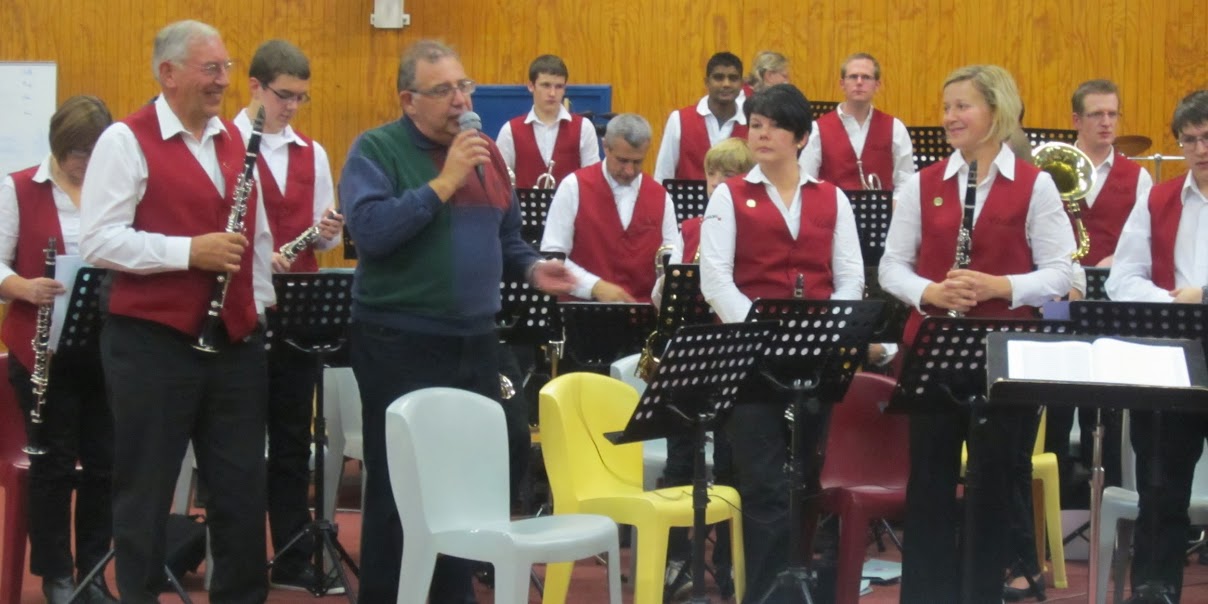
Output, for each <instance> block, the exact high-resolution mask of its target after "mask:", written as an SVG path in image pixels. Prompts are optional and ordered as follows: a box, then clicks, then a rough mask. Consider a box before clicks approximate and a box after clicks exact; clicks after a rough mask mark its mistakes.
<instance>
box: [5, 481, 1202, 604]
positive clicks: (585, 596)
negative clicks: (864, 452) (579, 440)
mask: <svg viewBox="0 0 1208 604" xmlns="http://www.w3.org/2000/svg"><path fill="white" fill-rule="evenodd" d="M346 469H347V470H348V472H347V475H346V477H345V480H344V483H343V484H342V485H341V491H340V506H341V508H345V507H347V508H355V507H356V504H357V503H358V502H357V501H356V500H357V498H358V497H359V486H358V484H359V483H358V482H357V481H358V480H359V479H358V476H357V472H356V464H355V462H350V463H349V464H348V465H347V466H346ZM0 502H2V500H0ZM3 514H4V508H3V504H2V503H0V517H3ZM336 522H337V524H339V526H340V542H341V544H342V545H343V546H344V547H345V548H346V549H347V550H348V551H349V552H350V553H351V554H352V556H353V558H354V559H356V558H359V549H360V514H359V513H357V512H355V511H345V512H339V513H337V516H336ZM3 538H4V536H3V535H0V539H3ZM869 555H870V556H882V557H884V558H885V559H892V560H899V559H900V556H898V555H897V552H896V551H895V550H893V549H892V546H891V547H890V550H889V551H888V552H886V553H884V554H879V553H878V552H877V551H876V548H875V547H870V548H869ZM622 558H623V559H624V562H625V566H624V567H623V568H625V569H628V568H629V567H628V560H629V553H628V550H623V551H622ZM27 564H28V561H27ZM27 568H28V566H27ZM1067 568H1068V574H1069V581H1070V587H1069V588H1067V589H1060V590H1059V589H1052V588H1050V589H1049V590H1048V601H1049V602H1085V601H1086V584H1087V567H1086V563H1085V562H1078V561H1071V562H1070V563H1069V564H1068V565H1067ZM537 570H538V573H539V574H540V573H541V572H542V570H543V569H541V568H540V567H539V568H538V569H537ZM106 574H107V575H108V577H109V582H110V585H112V584H113V570H112V565H111V566H110V568H109V569H108V572H107V573H106ZM1048 578H1049V579H1050V584H1051V575H1050V576H1049V577H1048ZM183 583H184V585H185V588H186V589H187V590H188V592H189V597H190V598H191V599H192V600H193V602H195V603H196V604H207V603H208V602H209V601H210V600H209V598H208V596H207V594H206V593H205V590H204V587H203V580H202V577H201V576H200V575H192V574H191V575H188V576H187V577H185V578H184V580H183ZM1184 584H1185V585H1184V591H1183V603H1184V604H1208V566H1200V565H1197V564H1192V565H1191V566H1189V567H1188V568H1187V573H1186V579H1185V581H1184ZM709 588H710V597H711V601H712V602H722V600H721V599H720V598H719V597H718V596H717V593H716V591H715V590H713V586H712V585H709ZM477 591H478V600H479V602H480V604H489V603H491V602H493V601H494V598H493V595H492V593H491V591H490V590H489V589H487V588H485V587H483V586H481V585H478V586H477ZM44 601H45V600H44V599H43V598H42V592H41V580H40V579H39V578H38V577H34V576H32V575H29V574H28V573H27V574H26V576H25V580H24V588H23V591H22V597H21V601H20V603H19V604H41V603H42V602H44ZM161 601H163V602H176V601H178V598H177V597H176V596H175V595H170V594H165V595H164V596H163V597H162V598H161ZM268 601H269V602H271V603H278V604H287V603H288V604H295V603H303V602H315V601H316V598H314V597H312V596H311V595H310V594H306V593H301V592H290V591H280V590H274V591H271V592H270V593H269V598H268ZM322 601H324V602H332V603H337V602H347V599H346V597H344V596H327V597H326V598H323V599H322ZM529 601H530V602H536V603H539V602H540V601H541V599H540V597H539V596H538V595H537V593H536V592H535V591H533V592H531V595H530V599H529ZM567 601H568V602H570V603H572V604H579V603H595V602H607V601H608V600H607V584H606V580H605V569H604V567H603V566H602V565H600V564H599V563H597V562H596V561H595V560H587V561H582V562H580V563H579V564H578V566H576V568H575V573H574V576H573V578H572V580H571V590H570V596H569V598H568V600H567ZM624 601H625V602H626V603H627V604H628V603H630V602H632V601H633V595H632V593H631V592H629V591H626V592H625V594H624ZM897 601H898V587H897V586H896V585H891V586H874V587H873V592H872V593H871V594H868V595H866V596H864V597H862V598H860V602H861V604H888V603H890V602H897ZM0 604H17V603H7V602H4V603H0ZM366 604H389V603H376V602H375V603H366ZM819 604H822V603H819Z"/></svg>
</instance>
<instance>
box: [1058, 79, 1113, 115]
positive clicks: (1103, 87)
mask: <svg viewBox="0 0 1208 604" xmlns="http://www.w3.org/2000/svg"><path fill="white" fill-rule="evenodd" d="M1088 94H1114V95H1116V96H1117V97H1119V96H1120V89H1119V88H1117V87H1116V83H1115V82H1113V81H1111V80H1088V81H1086V82H1083V83H1081V84H1079V85H1078V88H1077V89H1076V90H1074V96H1072V97H1070V108H1071V109H1073V110H1074V113H1077V114H1078V115H1082V112H1083V111H1086V95H1088Z"/></svg>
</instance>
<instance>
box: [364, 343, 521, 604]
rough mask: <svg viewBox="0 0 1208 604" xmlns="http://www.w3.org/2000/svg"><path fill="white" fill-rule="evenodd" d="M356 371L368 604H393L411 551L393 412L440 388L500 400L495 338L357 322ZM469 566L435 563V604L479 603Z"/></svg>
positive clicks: (443, 560) (431, 597)
mask: <svg viewBox="0 0 1208 604" xmlns="http://www.w3.org/2000/svg"><path fill="white" fill-rule="evenodd" d="M350 343H351V355H352V371H353V373H354V374H355V375H356V378H357V386H358V388H359V390H360V392H361V405H362V411H361V414H362V431H363V433H364V442H365V473H366V477H365V478H366V485H365V501H364V502H363V508H362V512H361V577H360V578H361V593H360V598H361V601H362V602H394V601H395V600H396V599H397V598H398V578H399V566H400V564H401V562H402V555H403V548H404V547H405V543H404V535H403V528H402V522H401V520H400V518H399V514H398V508H397V507H396V506H395V504H394V494H393V491H392V490H391V487H390V474H389V469H388V468H389V466H388V463H387V455H386V428H385V424H386V408H387V407H389V406H390V404H391V403H393V402H394V401H395V400H396V399H398V397H400V396H402V395H404V394H407V393H408V392H412V391H415V390H420V389H422V388H429V387H435V386H444V387H451V388H461V389H463V390H469V391H472V392H477V393H478V394H481V395H483V396H486V397H488V398H491V399H494V400H499V369H498V350H497V348H498V346H499V343H498V341H497V339H496V336H495V334H494V333H486V334H482V335H476V336H465V337H454V336H437V335H432V334H425V333H417V332H410V331H402V330H398V329H393V328H389V327H384V326H379V325H373V324H367V323H361V322H353V325H352V337H351V338H350ZM472 568H473V564H472V563H471V562H470V561H468V560H463V559H460V558H453V557H448V556H442V557H441V558H440V559H438V560H437V562H436V570H435V572H434V574H433V576H432V586H431V590H430V592H429V601H430V602H432V604H465V603H473V602H475V598H474V590H473V585H472V584H471V571H472Z"/></svg>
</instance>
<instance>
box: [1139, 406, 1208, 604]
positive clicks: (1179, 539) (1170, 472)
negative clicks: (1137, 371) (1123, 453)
mask: <svg viewBox="0 0 1208 604" xmlns="http://www.w3.org/2000/svg"><path fill="white" fill-rule="evenodd" d="M1153 418H1154V414H1153V413H1152V412H1148V411H1133V412H1132V431H1131V435H1130V436H1131V442H1132V446H1133V450H1134V451H1136V453H1137V489H1138V492H1139V494H1140V496H1141V498H1140V514H1139V515H1138V516H1137V534H1136V537H1134V539H1133V550H1134V552H1135V554H1136V555H1135V556H1133V562H1132V585H1133V589H1134V590H1135V589H1137V588H1138V587H1140V586H1142V585H1144V584H1145V583H1147V582H1150V581H1157V582H1160V583H1162V584H1164V585H1165V586H1166V587H1168V588H1170V589H1171V590H1173V596H1172V597H1171V600H1172V601H1174V602H1178V601H1179V597H1180V595H1181V593H1182V589H1183V563H1184V560H1185V558H1186V548H1187V533H1188V527H1189V526H1190V524H1191V520H1190V518H1188V516H1187V506H1188V505H1190V504H1191V479H1192V477H1193V476H1194V474H1195V465H1196V463H1197V462H1198V461H1199V459H1200V453H1201V452H1202V451H1203V448H1204V438H1205V437H1208V417H1205V416H1204V415H1200V414H1191V413H1186V414H1185V413H1172V412H1169V411H1168V412H1164V413H1162V414H1160V430H1161V436H1160V439H1159V440H1158V441H1157V442H1158V444H1157V445H1155V444H1154V442H1155V441H1154V433H1153V425H1154V424H1153ZM1155 457H1156V458H1157V459H1156V461H1157V463H1158V466H1159V467H1158V468H1157V472H1156V473H1155V471H1154V470H1155V468H1154V466H1153V464H1154V462H1155Z"/></svg>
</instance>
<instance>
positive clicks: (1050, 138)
mask: <svg viewBox="0 0 1208 604" xmlns="http://www.w3.org/2000/svg"><path fill="white" fill-rule="evenodd" d="M1023 132H1024V134H1026V135H1028V142H1029V143H1031V144H1032V148H1036V147H1037V146H1040V145H1043V144H1044V143H1049V142H1058V143H1066V144H1069V145H1072V144H1074V141H1077V140H1078V131H1077V130H1064V129H1057V128H1024V129H1023Z"/></svg>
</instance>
